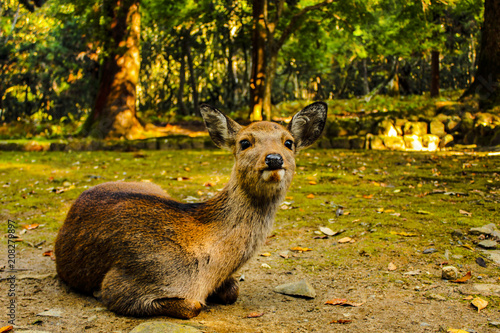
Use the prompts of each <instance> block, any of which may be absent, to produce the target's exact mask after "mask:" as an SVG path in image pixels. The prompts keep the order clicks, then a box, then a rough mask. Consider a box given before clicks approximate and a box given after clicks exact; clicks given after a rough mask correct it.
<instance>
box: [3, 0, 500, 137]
mask: <svg viewBox="0 0 500 333" xmlns="http://www.w3.org/2000/svg"><path fill="white" fill-rule="evenodd" d="M499 7H500V4H499V3H498V2H497V1H495V0H486V1H481V0H439V1H431V0H421V1H410V0H399V1H395V0H368V1H365V0H363V1H358V0H353V1H342V0H339V1H333V0H326V1H323V2H321V1H304V0H302V1H299V0H288V1H285V0H277V1H272V0H254V1H232V0H217V1H189V0H187V1H168V0H143V1H139V0H98V1H96V0H78V1H77V0H49V1H44V0H21V1H16V0H6V1H3V2H2V5H1V9H0V10H1V12H0V18H1V22H0V23H1V35H0V41H1V44H0V96H1V99H0V121H1V122H2V123H3V125H2V130H1V131H0V132H1V133H0V134H1V135H2V138H9V137H10V138H12V137H15V136H16V135H18V136H24V137H29V136H33V135H36V136H45V137H48V138H51V137H61V136H68V135H75V134H79V135H80V136H93V137H98V138H128V139H134V138H144V137H148V136H155V135H157V134H155V133H153V132H154V128H155V127H154V126H148V125H147V123H152V124H155V125H158V126H165V124H168V123H172V122H176V121H185V120H191V119H198V118H196V117H197V116H198V115H199V111H198V109H199V105H200V103H202V102H203V103H209V104H212V105H215V106H216V107H218V108H220V109H221V110H224V111H225V112H227V113H230V114H231V115H232V116H233V117H236V118H238V119H240V120H243V121H250V120H261V119H277V120H280V119H283V117H286V116H288V114H287V112H286V111H287V105H288V104H290V103H294V101H295V102H298V101H304V100H340V99H354V100H356V101H360V104H361V106H359V107H358V111H359V110H362V111H364V110H365V109H369V103H370V101H372V100H374V97H375V96H380V95H383V96H393V97H396V98H397V99H398V100H401V99H403V100H404V99H406V100H411V99H419V98H422V96H424V98H429V97H431V98H436V97H438V96H439V95H440V93H441V94H443V93H444V94H447V95H450V96H454V98H459V97H461V98H462V100H463V99H464V98H466V97H467V96H473V97H474V96H475V98H478V99H479V103H478V104H477V105H478V110H477V111H479V110H490V111H491V112H493V113H498V105H499V104H500V103H499V95H500V94H498V87H499V84H498V82H499V80H500V75H499V72H500V70H499V67H500V65H499V64H500V61H499V57H500V42H499V40H500V37H499V36H500V28H499V23H498V21H499V20H497V19H496V18H498V15H500V10H499ZM379 101H380V99H379ZM287 103H288V104H287ZM295 111H296V110H295ZM193 117H194V118H193ZM139 119H140V120H139ZM13 129H14V130H13ZM15 129H22V130H21V131H17V132H16V131H15Z"/></svg>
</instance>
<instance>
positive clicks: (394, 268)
mask: <svg viewBox="0 0 500 333" xmlns="http://www.w3.org/2000/svg"><path fill="white" fill-rule="evenodd" d="M387 269H388V270H390V271H395V270H396V269H397V267H396V265H394V264H393V263H392V262H390V263H389V265H388V266H387Z"/></svg>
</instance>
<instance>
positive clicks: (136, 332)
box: [130, 321, 202, 333]
mask: <svg viewBox="0 0 500 333" xmlns="http://www.w3.org/2000/svg"><path fill="white" fill-rule="evenodd" d="M201 332H202V331H200V330H199V329H197V328H195V327H193V326H188V325H179V324H174V323H170V322H168V321H147V322H145V323H142V324H140V325H138V326H136V327H134V329H133V330H132V331H130V333H201Z"/></svg>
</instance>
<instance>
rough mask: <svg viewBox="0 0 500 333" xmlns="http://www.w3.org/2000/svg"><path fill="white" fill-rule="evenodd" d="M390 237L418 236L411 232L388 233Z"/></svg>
mask: <svg viewBox="0 0 500 333" xmlns="http://www.w3.org/2000/svg"><path fill="white" fill-rule="evenodd" d="M389 233H390V234H391V235H398V236H403V237H416V236H418V234H414V233H411V232H406V231H389Z"/></svg>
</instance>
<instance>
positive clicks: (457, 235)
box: [451, 229, 464, 238]
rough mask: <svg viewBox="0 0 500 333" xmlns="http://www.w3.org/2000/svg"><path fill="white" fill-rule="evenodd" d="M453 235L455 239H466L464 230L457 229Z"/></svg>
mask: <svg viewBox="0 0 500 333" xmlns="http://www.w3.org/2000/svg"><path fill="white" fill-rule="evenodd" d="M451 235H452V236H453V237H456V238H462V237H464V233H463V232H462V230H459V229H455V230H453V231H452V232H451Z"/></svg>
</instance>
